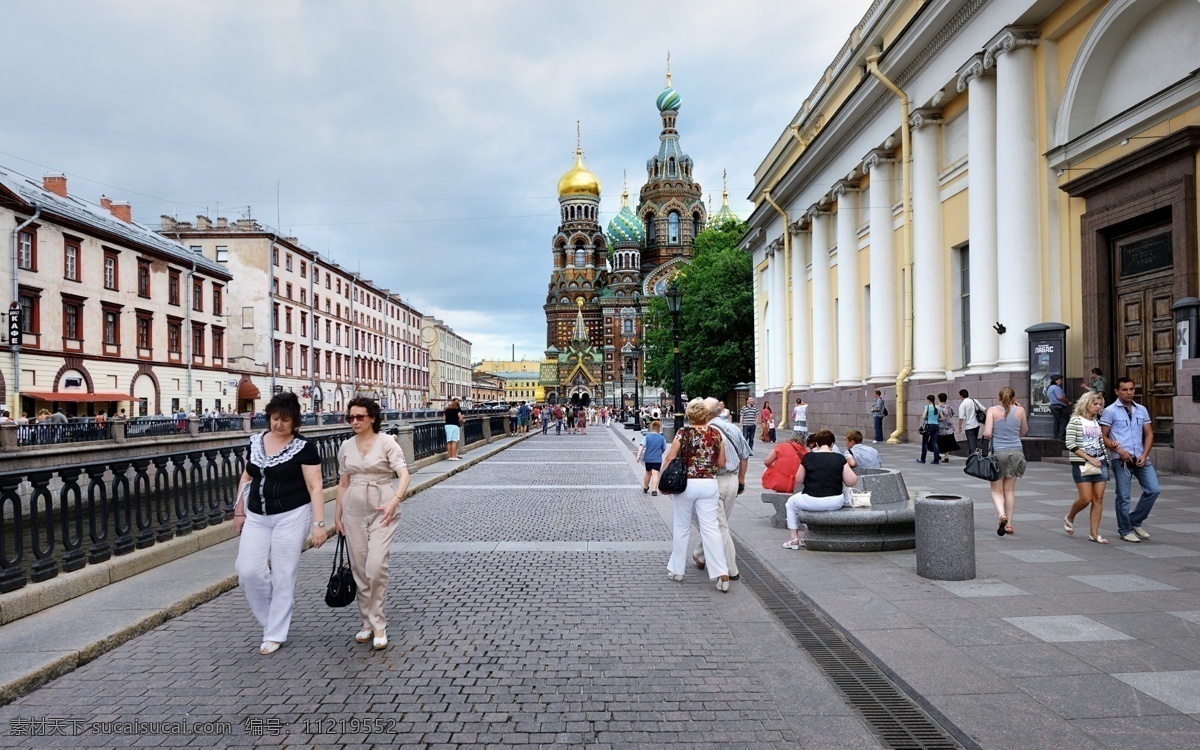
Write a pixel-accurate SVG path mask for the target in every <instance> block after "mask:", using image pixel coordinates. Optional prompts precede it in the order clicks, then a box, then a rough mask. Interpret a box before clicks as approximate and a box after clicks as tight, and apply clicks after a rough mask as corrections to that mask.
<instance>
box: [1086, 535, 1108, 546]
mask: <svg viewBox="0 0 1200 750" xmlns="http://www.w3.org/2000/svg"><path fill="white" fill-rule="evenodd" d="M1088 541H1091V542H1095V543H1096V544H1108V540H1107V539H1105V538H1104V537H1102V536H1100V535H1099V534H1097V535H1096V536H1092V535H1091V534H1088Z"/></svg>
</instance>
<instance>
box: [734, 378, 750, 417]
mask: <svg viewBox="0 0 1200 750" xmlns="http://www.w3.org/2000/svg"><path fill="white" fill-rule="evenodd" d="M749 390H750V384H749V383H738V384H737V385H735V386H734V387H733V391H734V394H735V398H734V402H733V413H734V414H736V415H740V414H741V413H742V404H745V403H746V395H747V392H748V391H749ZM738 419H739V421H740V420H741V417H740V416H739V417H738Z"/></svg>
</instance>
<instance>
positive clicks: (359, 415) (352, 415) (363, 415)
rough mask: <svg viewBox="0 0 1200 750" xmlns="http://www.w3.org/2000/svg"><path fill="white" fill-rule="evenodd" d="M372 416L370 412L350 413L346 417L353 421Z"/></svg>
mask: <svg viewBox="0 0 1200 750" xmlns="http://www.w3.org/2000/svg"><path fill="white" fill-rule="evenodd" d="M370 418H371V415H370V414H350V415H349V416H347V417H346V419H347V420H349V421H351V422H361V421H362V420H364V419H370Z"/></svg>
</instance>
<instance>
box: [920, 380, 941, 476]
mask: <svg viewBox="0 0 1200 750" xmlns="http://www.w3.org/2000/svg"><path fill="white" fill-rule="evenodd" d="M925 398H926V399H927V400H928V401H929V403H928V404H925V410H924V411H923V412H921V427H922V429H924V430H925V432H924V433H923V434H922V435H921V457H920V458H918V459H917V463H919V464H923V463H925V456H926V455H927V453H928V452H929V451H933V462H934V463H935V464H937V463H941V461H942V457H941V454H940V453H939V452H938V409H937V400H936V399H935V398H934V396H933V394H932V393H931V394H929V395H928V396H926V397H925Z"/></svg>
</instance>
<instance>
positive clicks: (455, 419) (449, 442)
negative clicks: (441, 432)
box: [446, 399, 463, 461]
mask: <svg viewBox="0 0 1200 750" xmlns="http://www.w3.org/2000/svg"><path fill="white" fill-rule="evenodd" d="M462 423H463V415H462V408H461V407H459V405H458V399H452V400H451V401H450V403H449V404H447V405H446V452H447V453H448V454H449V455H448V456H447V458H446V460H447V461H461V460H462V459H461V458H459V457H458V440H459V434H460V432H461V429H462Z"/></svg>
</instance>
